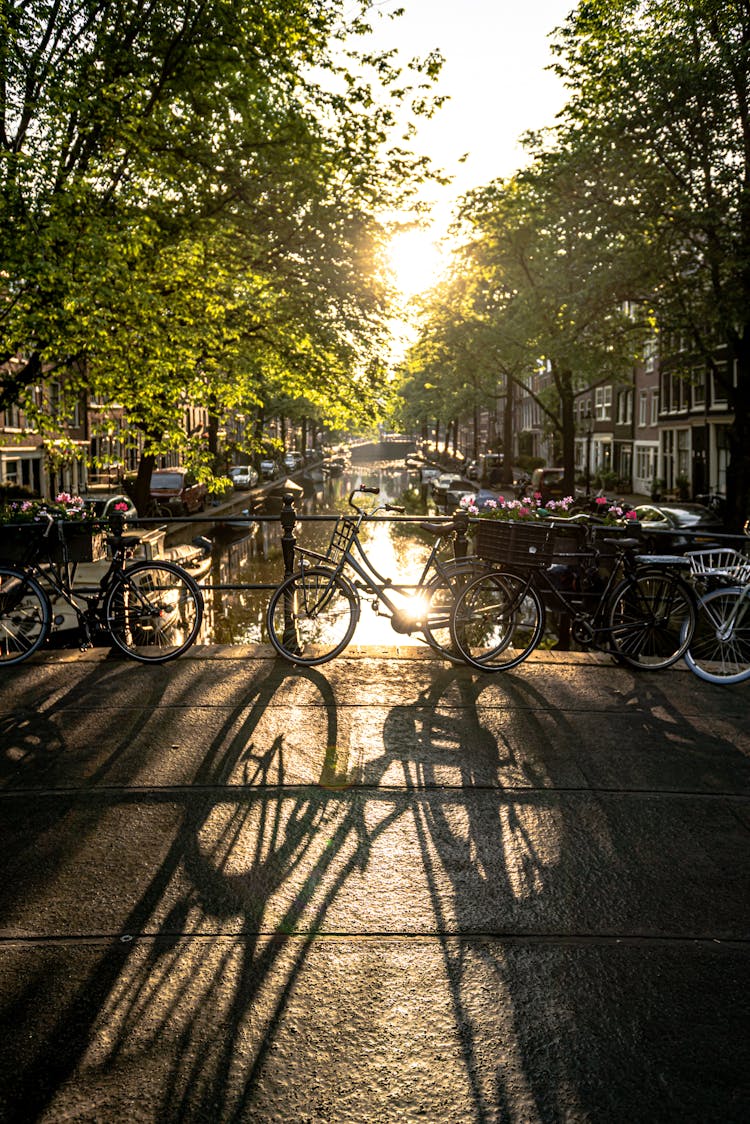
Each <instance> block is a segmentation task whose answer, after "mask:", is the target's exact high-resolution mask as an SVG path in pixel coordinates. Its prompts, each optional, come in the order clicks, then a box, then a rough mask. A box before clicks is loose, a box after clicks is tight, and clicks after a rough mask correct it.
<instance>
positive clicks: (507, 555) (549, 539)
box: [476, 519, 554, 566]
mask: <svg viewBox="0 0 750 1124" xmlns="http://www.w3.org/2000/svg"><path fill="white" fill-rule="evenodd" d="M553 545H554V531H553V528H552V527H551V526H550V525H548V524H544V523H541V522H539V523H533V522H531V521H529V522H528V523H522V522H518V523H513V522H510V521H508V522H504V521H502V520H499V519H480V521H479V525H478V528H477V546H476V551H477V555H478V556H479V557H480V558H485V559H487V561H489V562H504V563H506V565H508V566H549V565H550V563H551V562H552V552H553Z"/></svg>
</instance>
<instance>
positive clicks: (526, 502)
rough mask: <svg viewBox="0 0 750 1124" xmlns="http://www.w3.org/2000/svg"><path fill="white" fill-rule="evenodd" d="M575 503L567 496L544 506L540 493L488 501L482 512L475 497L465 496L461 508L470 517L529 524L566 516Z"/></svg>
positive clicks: (500, 497)
mask: <svg viewBox="0 0 750 1124" xmlns="http://www.w3.org/2000/svg"><path fill="white" fill-rule="evenodd" d="M572 503H573V497H572V496H565V498H564V499H561V500H556V501H555V500H550V501H549V503H547V504H545V505H544V506H543V505H542V496H541V493H540V492H534V494H533V495H532V496H523V497H522V498H521V499H518V500H506V499H505V498H504V497H503V496H498V498H497V500H487V501H485V503H484V504H483V506H482V508H481V510H480V509H479V508H478V507H477V505H476V503H475V499H474V496H464V497H463V498H462V499H461V506H462V507H464V508H466V510H467V511H468V513H469V515H478V516H479V518H480V519H502V520H505V521H506V522H508V521H511V522H527V521H529V520H533V519H536V520H539V519H546V518H547V517H548V516H550V515H552V514H554V515H565V514H566V513H567V511H568V508H569V507H570V505H571V504H572Z"/></svg>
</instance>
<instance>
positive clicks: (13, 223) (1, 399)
mask: <svg viewBox="0 0 750 1124" xmlns="http://www.w3.org/2000/svg"><path fill="white" fill-rule="evenodd" d="M366 7H367V5H366V4H364V3H363V4H361V5H360V6H359V11H355V12H354V13H352V12H351V10H350V8H349V7H347V9H346V11H344V7H343V4H342V3H341V2H340V0H291V2H289V0H285V3H283V4H280V3H278V2H277V0H258V2H254V3H252V4H250V3H245V2H243V0H239V2H238V3H233V4H224V3H220V2H219V0H200V2H199V0H188V2H185V0H152V2H150V3H148V4H134V3H132V2H131V0H113V2H112V3H109V4H107V5H105V6H104V7H102V6H101V5H99V4H96V3H93V2H92V0H59V2H58V3H55V4H53V5H50V4H48V3H46V2H45V0H26V2H25V3H23V4H20V3H18V4H13V3H10V2H9V0H2V3H1V6H0V73H2V75H3V77H2V82H1V84H0V161H1V163H0V220H1V221H2V227H3V231H4V239H3V250H2V259H1V260H0V277H1V278H2V290H1V292H0V299H2V305H0V332H1V333H2V334H1V335H0V370H2V371H3V372H4V377H3V380H2V393H1V395H0V404H2V403H9V402H14V401H20V402H21V404H23V405H24V406H26V407H27V408H28V409H29V410H32V411H33V402H32V396H31V394H30V388H32V387H33V386H34V384H35V383H37V382H38V381H39V379H40V377H41V376H42V374H43V373H47V372H49V371H51V370H53V369H56V370H59V371H61V372H65V378H66V380H67V382H68V383H69V384H70V387H71V392H72V391H73V390H76V391H77V389H78V388H77V386H74V383H77V384H81V383H83V384H85V385H86V387H87V388H88V389H89V390H90V391H91V392H93V393H95V394H96V395H97V397H98V398H100V399H102V400H104V401H110V402H120V403H121V404H123V405H125V406H126V407H127V412H128V418H129V419H130V420H131V422H132V424H133V426H134V427H136V428H137V429H138V431H139V434H140V437H141V438H143V436H144V435H145V441H146V446H145V449H146V453H147V455H148V456H152V455H155V454H156V453H158V452H159V451H161V450H162V449H164V448H174V447H175V446H179V445H180V444H184V439H183V437H182V434H181V426H180V415H181V412H182V410H183V408H184V405H185V403H187V402H193V403H202V402H210V403H211V405H212V408H214V409H222V408H227V407H230V406H232V405H235V404H239V403H247V402H250V403H253V402H254V401H256V400H257V398H258V395H259V390H260V388H261V387H262V386H263V385H264V383H265V384H268V383H269V382H270V383H273V382H274V381H279V380H281V381H283V382H284V383H285V392H286V393H287V394H295V393H303V392H309V393H312V394H313V395H314V396H315V397H316V398H317V399H318V401H319V402H322V403H325V406H326V408H329V407H330V409H331V410H332V411H333V412H336V411H338V413H339V414H340V413H341V412H342V410H343V408H344V405H346V408H347V409H348V410H349V411H350V412H351V411H356V410H357V408H358V405H359V404H360V402H361V401H363V400H366V401H367V408H368V409H369V408H370V404H371V400H372V399H373V398H374V397H375V396H376V392H377V389H378V387H379V383H380V379H381V375H382V367H383V361H382V360H381V358H380V354H381V350H382V343H383V340H384V338H385V334H386V327H385V323H386V317H387V297H388V294H387V290H386V287H385V286H384V284H383V282H382V279H381V278H380V277H379V275H378V271H377V269H376V268H374V266H375V265H376V261H377V256H378V253H379V249H380V246H381V244H382V241H383V237H384V234H383V231H382V229H381V227H380V225H379V224H378V222H377V221H376V218H375V216H376V214H377V212H378V210H379V209H380V208H383V207H385V206H387V205H391V206H393V205H395V204H397V203H400V202H403V200H404V198H405V196H406V195H408V193H409V191H410V190H413V188H414V185H415V183H416V182H418V180H419V179H420V177H422V176H423V175H424V174H426V167H425V162H424V161H423V160H422V159H421V158H417V157H414V156H412V155H410V153H409V152H408V151H407V150H406V149H405V148H404V147H403V145H402V144H401V143H400V142H398V143H394V142H393V141H391V140H389V137H390V134H391V132H392V129H393V126H394V123H395V110H396V108H397V107H398V106H399V105H401V104H403V103H406V104H409V103H410V102H412V101H413V102H414V104H415V106H416V108H415V110H414V111H415V112H430V105H429V99H428V98H427V91H428V89H429V86H430V83H431V82H432V80H433V79H434V77H435V75H436V73H437V70H438V69H439V61H440V60H439V59H438V58H436V57H431V58H429V59H428V60H426V61H425V62H424V63H422V64H416V66H415V71H416V77H415V79H414V83H412V84H409V83H407V82H404V81H402V80H401V79H402V78H403V76H401V75H400V74H399V72H398V70H397V69H395V68H394V67H393V66H392V65H391V63H390V61H389V58H388V56H387V54H383V55H379V56H373V57H369V56H367V55H366V54H363V53H362V52H359V53H358V52H357V51H356V50H355V49H354V47H353V46H346V43H349V42H350V40H351V37H352V36H354V37H355V39H356V36H357V34H358V33H361V32H363V31H364V30H365V29H366V25H365V23H364V21H363V18H362V13H363V11H364V10H365V9H366ZM417 103H418V104H417ZM74 372H75V373H74ZM52 422H53V419H49V418H44V417H42V416H40V415H38V423H39V425H40V426H41V425H43V424H46V425H51V424H52ZM192 453H193V455H194V456H195V457H196V458H198V459H200V458H201V456H202V453H201V449H200V448H199V447H197V448H195V449H193V450H192ZM146 467H147V466H146Z"/></svg>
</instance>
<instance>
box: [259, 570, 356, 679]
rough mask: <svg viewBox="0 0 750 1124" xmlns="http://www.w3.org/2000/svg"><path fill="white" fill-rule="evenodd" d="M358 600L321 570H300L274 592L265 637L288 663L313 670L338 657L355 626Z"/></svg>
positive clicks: (332, 575) (334, 576) (336, 577)
mask: <svg viewBox="0 0 750 1124" xmlns="http://www.w3.org/2000/svg"><path fill="white" fill-rule="evenodd" d="M359 608H360V606H359V598H358V596H357V594H356V592H355V590H354V589H353V588H352V586H351V585H350V584H349V582H348V581H347V580H346V579H345V578H344V577H342V576H341V575H340V574H337V573H336V572H335V570H329V569H327V568H326V567H324V566H313V567H310V568H309V569H305V570H300V571H299V572H298V573H296V574H292V575H291V576H290V577H288V578H286V579H285V580H284V581H283V582H282V583H281V585H280V586H279V587H278V588H277V589H276V590H274V592H273V594H272V595H271V600H270V601H269V603H268V608H267V610H266V631H267V633H268V637H269V639H270V641H271V643H272V644H273V646H274V648H275V649H276V651H277V652H278V653H279V655H280V656H283V657H284V659H285V660H289V661H290V663H294V664H299V665H300V666H302V667H316V666H317V665H318V664H321V663H327V662H328V661H329V660H332V659H335V658H336V656H338V655H340V654H341V653H342V652H343V651H344V649H345V648H346V646H347V645H348V644H349V642H350V640H351V638H352V636H353V635H354V630H355V628H356V627H357V621H358V620H359Z"/></svg>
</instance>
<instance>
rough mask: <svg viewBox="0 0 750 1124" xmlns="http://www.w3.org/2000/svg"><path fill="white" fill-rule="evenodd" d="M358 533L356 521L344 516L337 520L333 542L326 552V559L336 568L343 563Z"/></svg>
mask: <svg viewBox="0 0 750 1124" xmlns="http://www.w3.org/2000/svg"><path fill="white" fill-rule="evenodd" d="M356 532H357V521H356V519H350V518H348V517H347V516H343V517H342V518H341V519H337V520H336V522H335V524H334V527H333V534H332V535H331V541H330V543H329V544H328V550H327V551H326V558H327V559H328V560H329V562H332V563H333V565H334V566H338V564H339V562H341V559H342V558H343V557H344V554H345V553H346V551H347V550H348V549H349V547H350V546H351V545H352V541H353V540H354V536H355V534H356Z"/></svg>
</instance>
